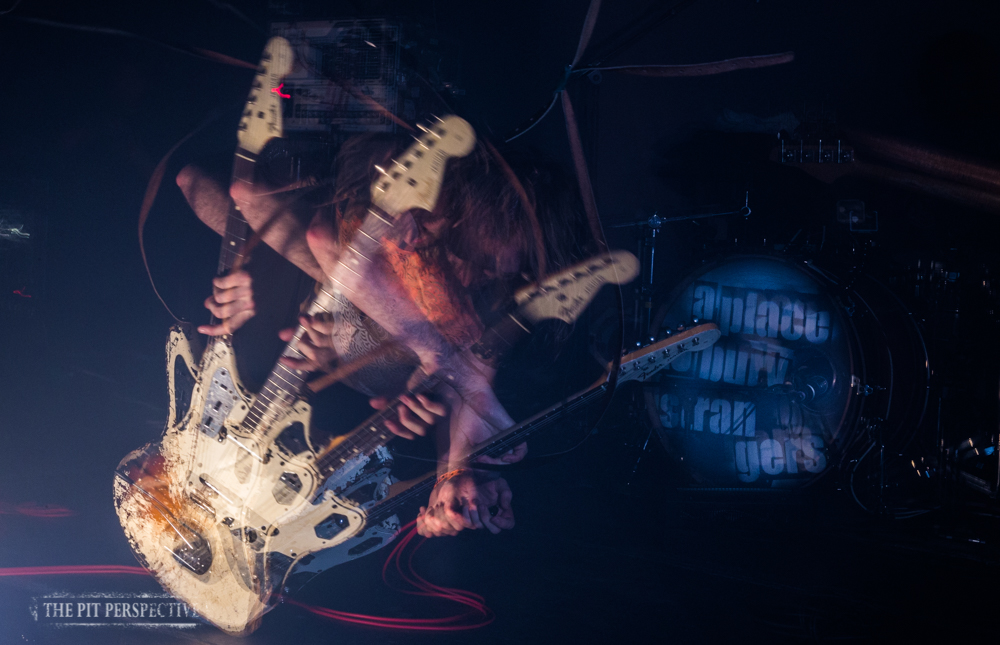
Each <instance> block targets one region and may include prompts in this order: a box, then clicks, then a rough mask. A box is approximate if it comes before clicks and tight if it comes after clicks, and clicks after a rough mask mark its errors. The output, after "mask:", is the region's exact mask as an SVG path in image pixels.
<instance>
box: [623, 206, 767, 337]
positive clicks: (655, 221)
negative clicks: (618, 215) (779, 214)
mask: <svg viewBox="0 0 1000 645" xmlns="http://www.w3.org/2000/svg"><path fill="white" fill-rule="evenodd" d="M752 212H753V211H752V210H751V208H750V191H749V190H748V191H746V194H745V196H744V199H743V206H742V207H741V208H739V209H737V210H731V211H725V212H716V213H692V214H686V215H675V216H673V217H660V214H659V212H658V211H654V212H653V214H652V215H651V216H649V217H648V218H645V219H639V220H635V221H633V222H626V223H624V224H616V225H614V226H611V227H610V228H634V227H642V233H641V234H640V236H639V242H638V247H639V248H638V251H637V253H636V257H638V258H639V261H640V263H641V269H640V275H641V276H642V279H641V280H639V282H638V283H637V284H636V287H635V294H636V298H635V308H634V311H633V313H634V320H635V324H634V326H633V329H632V334H633V338H634V339H635V346H636V347H641V346H642V344H643V343H644V342H653V341H654V340H656V334H655V333H653V332H654V330H653V328H652V314H653V291H654V290H655V289H654V287H655V268H656V266H655V265H656V236H657V234H658V233H659V232H660V228H661V227H662V226H663V225H664V224H667V223H670V222H680V221H685V220H696V219H703V218H706V217H722V216H725V215H741V216H743V219H744V220H746V219H747V218H749V217H750V214H751V213H752ZM695 324H697V323H695Z"/></svg>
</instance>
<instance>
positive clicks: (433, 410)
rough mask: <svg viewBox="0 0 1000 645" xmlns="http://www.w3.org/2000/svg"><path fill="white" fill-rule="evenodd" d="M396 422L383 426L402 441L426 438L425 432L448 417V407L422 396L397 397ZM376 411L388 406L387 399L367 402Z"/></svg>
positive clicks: (388, 421)
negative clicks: (402, 439)
mask: <svg viewBox="0 0 1000 645" xmlns="http://www.w3.org/2000/svg"><path fill="white" fill-rule="evenodd" d="M399 400H400V403H402V405H400V406H399V407H398V408H397V414H398V415H399V418H398V420H397V421H392V420H387V421H386V422H385V426H386V427H387V428H389V430H390V431H392V433H393V434H394V435H396V436H399V437H402V438H404V439H416V438H417V437H418V436H419V437H425V436H427V431H428V430H430V429H431V428H433V427H434V424H436V423H437V422H438V420H440V419H443V418H445V417H447V416H448V406H446V405H445V404H444V403H439V402H437V401H432V400H430V399H429V398H427V397H426V396H424V395H423V394H418V395H416V396H415V397H414V396H411V395H407V394H404V395H403V396H401V397H399ZM369 403H370V404H371V406H372V407H373V408H375V409H376V410H384V409H385V408H386V406H387V405H389V401H388V399H386V398H384V397H379V398H375V399H372V400H371V401H369Z"/></svg>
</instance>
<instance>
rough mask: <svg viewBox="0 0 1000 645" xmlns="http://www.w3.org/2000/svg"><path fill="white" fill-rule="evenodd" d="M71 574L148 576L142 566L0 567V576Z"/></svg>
mask: <svg viewBox="0 0 1000 645" xmlns="http://www.w3.org/2000/svg"><path fill="white" fill-rule="evenodd" d="M72 574H87V575H118V574H131V575H142V576H148V575H149V572H148V571H146V570H145V569H143V568H142V567H126V566H122V565H116V564H112V565H100V564H83V565H67V566H62V567H9V568H6V569H0V578H2V577H5V576H62V575H72Z"/></svg>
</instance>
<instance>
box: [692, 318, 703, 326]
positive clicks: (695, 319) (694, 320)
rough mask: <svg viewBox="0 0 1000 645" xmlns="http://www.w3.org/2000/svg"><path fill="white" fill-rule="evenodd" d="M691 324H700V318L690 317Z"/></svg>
mask: <svg viewBox="0 0 1000 645" xmlns="http://www.w3.org/2000/svg"><path fill="white" fill-rule="evenodd" d="M691 324H692V325H700V324H701V321H700V320H698V319H697V318H692V319H691Z"/></svg>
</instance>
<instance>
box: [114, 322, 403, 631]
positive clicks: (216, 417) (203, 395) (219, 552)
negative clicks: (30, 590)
mask: <svg viewBox="0 0 1000 645" xmlns="http://www.w3.org/2000/svg"><path fill="white" fill-rule="evenodd" d="M198 349H199V348H198V343H197V341H196V340H195V339H194V338H193V337H192V336H191V335H190V333H189V329H187V328H185V327H182V326H175V327H174V328H172V329H171V330H170V334H169V338H168V341H167V347H166V354H167V383H168V392H169V395H170V412H169V416H168V422H167V428H166V430H165V431H164V434H163V437H162V439H161V441H160V442H159V443H156V444H149V445H147V446H144V447H143V448H140V449H139V450H136V451H134V452H132V453H130V454H129V455H128V456H126V457H125V459H123V460H122V462H121V464H120V466H119V468H118V477H116V479H115V507H116V510H117V512H118V515H119V519H120V521H121V523H122V527H123V528H124V529H125V535H126V537H127V538H128V540H129V543H130V545H131V547H132V549H133V551H134V552H135V554H136V556H137V557H138V558H139V560H140V562H141V563H142V564H143V566H145V567H146V568H148V569H149V570H150V572H151V573H152V574H153V575H154V576H155V577H156V579H157V580H158V581H159V582H160V584H161V585H163V587H164V588H165V589H166V590H167V591H169V592H170V593H171V594H173V595H174V596H176V597H178V598H181V599H183V600H184V601H185V602H186V603H187V604H188V605H189V606H190V607H191V608H192V609H194V610H195V611H196V612H197V613H198V614H199V615H201V616H202V617H203V618H205V619H206V620H208V621H209V622H211V623H212V624H214V625H216V626H217V627H219V628H220V629H222V630H224V631H226V632H228V633H231V634H244V633H249V632H250V631H253V630H254V629H256V627H257V624H258V623H259V620H260V618H261V617H262V616H263V615H264V613H266V612H267V611H268V610H269V609H270V608H271V607H272V606H273V604H274V600H275V598H276V597H277V594H278V593H279V592H280V590H282V589H283V588H287V587H290V586H295V587H298V586H300V585H301V584H303V583H304V582H306V581H307V580H308V579H309V578H311V577H312V576H313V575H315V574H316V573H319V572H321V571H323V570H325V569H327V568H329V567H331V566H335V565H336V564H340V563H342V562H344V561H347V560H350V559H353V558H356V557H360V556H361V555H364V554H365V553H367V552H369V551H371V550H373V549H375V548H378V547H380V546H383V545H384V544H387V543H388V542H390V541H391V540H392V538H393V537H395V534H396V533H397V532H398V530H399V521H398V519H397V518H396V517H395V516H393V517H391V518H388V519H387V520H385V521H382V522H379V523H378V524H376V525H374V526H372V527H367V526H366V514H365V507H366V506H371V505H372V504H375V503H377V502H378V501H379V500H381V499H382V498H384V497H385V495H386V494H387V492H388V488H389V485H390V484H391V483H392V482H393V481H394V480H393V479H392V477H391V475H390V469H391V465H392V464H391V460H390V457H389V453H388V451H387V450H385V449H384V448H383V449H382V450H380V451H377V452H376V453H375V454H373V455H370V456H364V455H359V456H358V457H357V458H355V459H354V460H348V461H347V462H345V463H344V464H343V466H342V467H341V468H339V469H338V470H337V472H336V474H335V476H334V477H329V478H326V479H325V480H324V479H323V478H321V477H320V476H319V473H318V472H317V470H316V468H315V467H314V466H313V461H314V457H315V452H314V451H313V450H312V449H311V448H310V447H309V446H308V442H307V437H308V428H309V420H310V416H311V410H310V407H309V405H308V404H307V403H305V402H304V401H301V400H297V401H295V402H294V403H293V404H292V405H290V406H288V407H287V409H286V410H285V411H284V414H282V416H281V417H280V418H276V419H274V421H273V422H272V423H271V424H269V427H270V428H272V430H271V431H269V432H268V433H265V434H263V435H259V436H258V435H257V434H255V433H253V432H248V431H247V430H246V429H245V428H243V427H242V426H241V424H242V422H243V421H244V419H245V417H246V414H247V411H248V410H250V409H252V407H253V402H254V399H255V397H253V396H251V395H249V394H248V393H247V392H246V390H245V389H244V388H243V386H242V385H241V383H240V380H239V376H238V373H237V370H236V361H235V356H234V355H233V351H232V345H231V343H230V342H229V341H228V339H216V340H214V341H213V342H212V343H210V344H209V346H208V348H207V349H206V350H205V351H204V354H203V356H202V357H201V362H200V364H199V363H196V362H195V356H196V354H197V352H198ZM321 487H322V488H321ZM279 526H280V527H281V528H280V530H278V527H279ZM331 547H338V548H336V549H331ZM326 549H330V550H329V551H328V552H324V553H321V554H317V553H316V552H320V551H324V550H326ZM293 571H294V572H295V573H296V574H297V575H295V576H294V580H288V581H286V577H288V576H289V574H290V573H292V572H293Z"/></svg>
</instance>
